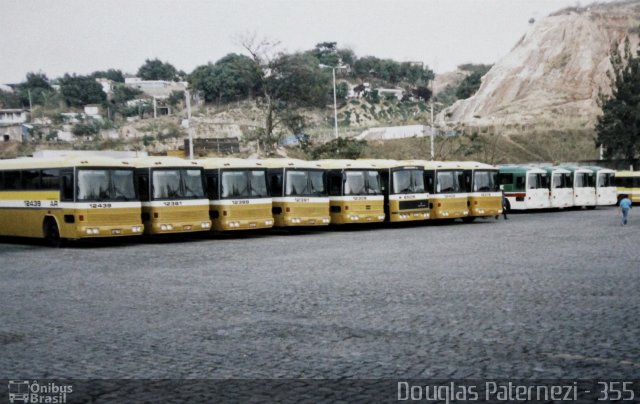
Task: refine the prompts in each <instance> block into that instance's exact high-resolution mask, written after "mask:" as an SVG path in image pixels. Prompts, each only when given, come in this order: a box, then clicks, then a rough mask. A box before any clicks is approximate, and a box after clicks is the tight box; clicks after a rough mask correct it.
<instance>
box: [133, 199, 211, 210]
mask: <svg viewBox="0 0 640 404" xmlns="http://www.w3.org/2000/svg"><path fill="white" fill-rule="evenodd" d="M202 205H205V206H208V205H209V200H208V199H175V200H169V201H151V202H142V206H144V207H145V208H163V207H166V206H202Z"/></svg>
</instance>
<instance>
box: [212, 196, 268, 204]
mask: <svg viewBox="0 0 640 404" xmlns="http://www.w3.org/2000/svg"><path fill="white" fill-rule="evenodd" d="M270 203H271V198H246V199H222V200H212V201H210V202H209V204H210V205H219V206H236V205H268V204H270Z"/></svg>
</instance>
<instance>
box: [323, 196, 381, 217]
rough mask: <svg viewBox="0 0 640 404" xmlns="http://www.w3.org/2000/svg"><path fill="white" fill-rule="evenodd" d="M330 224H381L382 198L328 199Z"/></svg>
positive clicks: (353, 197) (352, 197) (351, 197)
mask: <svg viewBox="0 0 640 404" xmlns="http://www.w3.org/2000/svg"><path fill="white" fill-rule="evenodd" d="M330 201H331V202H330V204H331V206H330V212H331V224H349V223H375V222H383V221H384V218H385V214H384V197H382V196H379V197H377V196H376V197H372V196H350V197H337V198H331V199H330Z"/></svg>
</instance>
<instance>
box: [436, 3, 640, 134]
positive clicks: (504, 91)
mask: <svg viewBox="0 0 640 404" xmlns="http://www.w3.org/2000/svg"><path fill="white" fill-rule="evenodd" d="M639 24H640V1H629V2H621V3H608V4H601V5H593V6H589V7H586V8H582V9H577V8H572V9H566V10H563V11H560V12H557V13H555V14H552V15H550V16H548V17H546V18H544V19H543V20H541V21H539V22H536V23H535V25H534V26H533V27H532V28H531V30H530V31H529V32H528V33H527V34H526V35H525V36H524V37H522V39H521V40H520V41H519V42H518V43H517V44H516V45H515V46H514V48H513V49H512V50H511V52H510V53H509V54H508V55H507V56H505V57H504V58H503V59H502V60H500V61H499V62H498V63H496V64H495V65H494V66H493V67H492V68H491V70H490V71H489V72H488V73H487V74H486V75H485V76H484V77H483V79H482V84H481V86H480V88H479V90H478V91H477V92H476V94H475V95H474V96H472V97H471V98H468V99H465V100H460V101H457V102H456V103H455V104H454V105H452V106H451V107H449V108H447V109H445V110H443V111H442V112H441V113H440V114H439V115H438V120H437V123H439V124H440V125H446V126H455V125H464V126H468V127H485V126H497V127H527V126H528V127H538V128H539V127H549V128H558V127H560V128H562V127H566V128H569V127H576V128H578V127H582V128H584V127H593V125H594V123H595V121H596V119H597V116H598V114H599V113H600V108H599V107H598V103H597V100H598V95H599V93H600V92H601V91H603V92H605V93H607V92H610V87H611V83H610V80H609V78H608V75H607V72H608V71H610V70H611V63H610V61H609V55H610V52H611V48H612V46H622V45H621V44H622V43H623V41H624V38H625V37H626V36H629V39H630V40H631V43H632V46H631V49H635V48H636V46H637V44H638V35H637V32H638V26H639Z"/></svg>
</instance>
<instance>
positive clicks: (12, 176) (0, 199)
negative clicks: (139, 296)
mask: <svg viewBox="0 0 640 404" xmlns="http://www.w3.org/2000/svg"><path fill="white" fill-rule="evenodd" d="M142 231H143V225H142V223H141V221H140V201H139V199H138V195H137V193H136V191H135V186H134V170H133V167H132V166H131V165H130V164H129V163H128V162H127V161H123V160H118V159H111V158H108V157H98V156H82V157H60V158H21V159H13V160H0V235H2V236H19V237H35V238H45V239H46V240H47V241H48V242H49V243H50V244H52V245H56V246H59V245H60V244H61V243H62V242H63V241H65V240H75V239H84V238H95V237H114V236H133V235H140V234H142Z"/></svg>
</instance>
